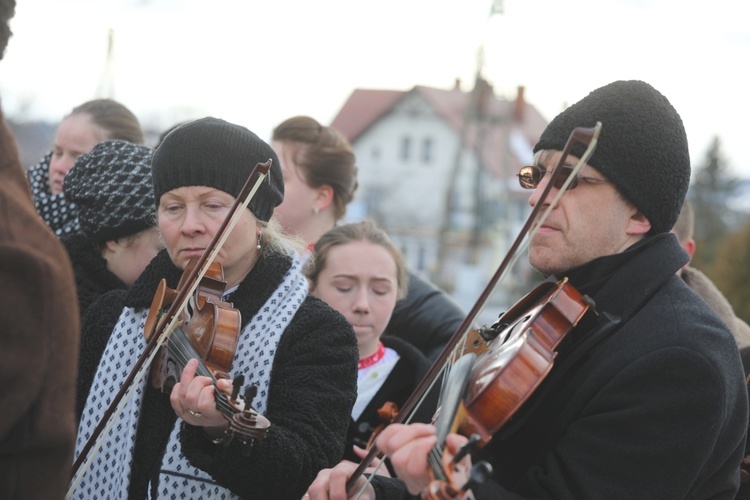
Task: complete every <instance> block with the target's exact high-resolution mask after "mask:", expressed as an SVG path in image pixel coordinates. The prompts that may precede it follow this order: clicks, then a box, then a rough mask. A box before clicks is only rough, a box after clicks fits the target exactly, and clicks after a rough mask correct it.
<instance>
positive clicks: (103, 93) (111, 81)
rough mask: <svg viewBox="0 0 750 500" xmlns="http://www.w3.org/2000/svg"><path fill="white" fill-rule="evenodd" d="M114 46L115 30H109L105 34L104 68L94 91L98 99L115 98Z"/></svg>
mask: <svg viewBox="0 0 750 500" xmlns="http://www.w3.org/2000/svg"><path fill="white" fill-rule="evenodd" d="M114 45H115V30H114V29H112V28H110V30H109V32H108V33H107V59H106V60H105V61H104V68H103V69H102V75H101V77H100V78H99V86H98V88H97V90H96V96H97V97H100V98H108V99H114V97H115V60H114Z"/></svg>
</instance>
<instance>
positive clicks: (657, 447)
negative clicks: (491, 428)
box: [391, 234, 748, 499]
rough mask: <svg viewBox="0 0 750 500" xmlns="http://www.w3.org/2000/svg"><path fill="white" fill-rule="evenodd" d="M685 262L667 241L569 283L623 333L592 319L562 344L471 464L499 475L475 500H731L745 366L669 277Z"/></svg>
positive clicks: (606, 261) (597, 265) (715, 324)
mask: <svg viewBox="0 0 750 500" xmlns="http://www.w3.org/2000/svg"><path fill="white" fill-rule="evenodd" d="M686 261H687V254H685V253H684V251H683V250H682V249H681V248H680V246H679V243H678V242H677V239H676V238H675V237H674V235H671V234H662V235H658V236H655V237H652V238H649V239H648V240H646V241H644V242H642V243H641V244H638V245H634V247H633V248H631V249H629V250H628V251H626V252H624V253H622V254H618V255H614V256H609V257H605V258H601V259H596V260H595V261H592V262H591V263H589V264H587V265H584V266H582V267H580V268H578V269H574V270H571V271H570V273H569V274H568V277H569V278H570V280H571V283H572V284H573V285H574V286H575V287H576V288H577V289H578V290H579V291H581V292H582V293H585V294H587V295H588V296H590V297H592V298H593V299H594V301H595V303H596V306H597V307H596V308H597V310H598V311H604V312H607V313H609V314H611V315H613V316H614V317H618V318H620V319H621V323H620V324H619V325H618V326H616V327H614V330H613V331H611V332H610V333H609V334H608V335H601V334H598V335H597V334H596V333H594V332H595V331H596V330H594V328H593V326H594V322H595V319H594V318H595V316H593V315H591V314H588V315H587V317H586V319H584V321H583V322H582V323H581V324H580V325H579V326H578V327H577V328H575V329H574V330H573V332H571V333H570V334H568V336H567V337H566V338H565V339H564V340H563V342H562V343H561V344H560V346H559V348H558V351H559V353H560V354H559V355H558V358H557V359H556V361H555V364H554V366H553V368H552V370H551V371H550V373H549V375H548V376H547V377H546V378H545V380H544V382H543V383H542V384H541V385H540V387H539V388H538V389H537V390H536V391H535V392H534V394H533V396H532V397H531V398H530V399H529V400H528V401H527V402H526V403H525V405H524V406H523V407H522V408H521V410H520V411H519V412H518V413H517V414H516V415H515V416H514V419H513V420H512V421H511V422H510V423H509V424H507V425H506V426H505V427H503V428H502V429H501V430H500V431H499V432H498V433H497V434H496V435H495V437H494V439H493V440H492V441H491V442H490V443H489V445H488V446H487V447H486V448H484V449H483V450H482V451H481V452H480V453H478V454H477V456H476V457H475V461H476V460H486V461H488V462H489V463H490V464H491V465H492V466H493V468H494V473H493V480H491V481H487V482H486V483H484V484H483V485H482V486H481V487H479V488H478V489H477V490H475V491H476V492H477V496H478V498H558V499H559V498H570V499H574V498H575V499H588V498H591V499H598V498H623V499H652V498H653V499H656V498H658V499H672V498H726V499H731V498H733V497H734V495H735V492H736V491H737V489H738V487H739V471H738V468H739V463H740V461H741V459H742V456H743V452H744V447H745V434H746V430H747V419H748V401H747V391H746V388H745V384H744V378H743V371H742V366H741V363H740V358H739V354H738V352H737V348H736V346H735V343H734V339H733V337H732V335H731V333H730V332H729V330H728V329H727V327H726V325H725V324H724V323H723V322H722V321H721V320H720V319H719V318H718V317H717V316H716V315H715V313H714V312H713V311H712V310H711V309H710V308H709V307H708V305H707V304H706V303H705V302H704V301H703V300H702V299H700V298H699V297H698V296H697V295H695V293H693V292H692V291H691V290H690V289H689V288H688V287H687V286H686V285H685V283H684V282H683V281H682V280H681V279H680V278H679V277H678V276H677V275H676V274H675V273H676V271H677V270H678V269H679V268H680V267H681V266H682V265H683V264H684V263H685V262H686ZM597 341H598V342H597ZM391 486H393V484H391Z"/></svg>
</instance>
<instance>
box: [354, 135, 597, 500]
mask: <svg viewBox="0 0 750 500" xmlns="http://www.w3.org/2000/svg"><path fill="white" fill-rule="evenodd" d="M600 132H601V123H597V124H596V126H595V127H592V128H582V127H579V128H575V129H574V130H573V131H572V132H571V134H570V136H569V138H568V140H567V142H566V144H565V147H564V149H563V151H562V154H561V155H560V158H559V160H558V163H557V165H556V166H555V168H554V169H553V170H552V173H551V179H550V180H549V182H548V183H547V186H546V187H545V190H544V192H543V193H542V194H541V199H543V200H544V199H547V196H548V194H549V192H550V190H551V189H552V186H554V185H555V184H556V180H557V178H558V177H559V176H560V175H561V174H562V169H561V168H559V167H560V166H561V165H563V163H564V162H565V160H566V158H567V156H568V155H569V154H570V151H571V149H572V147H573V145H574V144H575V143H580V144H583V145H584V146H585V147H586V151H585V152H584V153H583V155H581V157H580V160H579V161H578V163H577V164H576V166H575V167H574V168H573V169H572V171H571V172H570V174H569V176H568V178H567V179H566V180H565V182H564V183H563V184H562V187H561V188H560V189H558V192H557V194H556V196H555V197H554V198H553V199H552V200H551V201H550V203H549V204H547V208H546V211H545V212H544V213H543V214H541V215H540V211H541V209H542V207H543V205H544V204H542V203H537V204H536V205H535V206H534V208H533V209H532V211H531V213H530V214H529V216H528V218H527V220H526V223H525V224H524V226H523V228H522V229H521V231H520V233H519V235H518V236H517V238H516V239H515V240H514V242H513V244H512V245H511V247H510V250H509V251H508V253H507V254H506V256H505V258H504V259H503V261H502V263H501V264H500V266H499V267H498V269H497V270H496V271H495V274H494V275H493V276H492V278H491V279H490V281H489V283H488V284H487V286H486V287H485V289H484V291H483V292H482V294H481V295H480V297H479V299H478V300H477V302H476V303H475V304H474V306H473V307H472V309H471V310H470V311H469V314H468V315H467V317H466V318H465V319H464V321H463V322H462V324H461V325H460V326H459V328H458V330H457V331H456V332H455V333H454V334H453V336H452V337H451V339H450V340H449V341H448V343H447V345H446V346H445V348H444V349H443V351H442V352H441V354H440V355H439V356H438V358H437V360H436V361H435V362H434V364H433V365H432V367H431V368H430V370H429V371H428V372H427V374H426V375H425V376H424V378H423V380H422V381H421V382H420V384H419V385H418V387H417V388H416V389H415V391H414V393H413V394H412V396H411V397H410V398H409V399H408V400H407V401H406V403H404V405H403V407H402V408H401V411H400V412H399V414H398V415H397V416H396V418H394V419H393V422H394V423H403V422H404V421H405V419H406V418H407V416H408V415H409V414H410V413H411V412H412V411H413V409H414V408H415V407H416V405H417V404H418V402H419V401H420V400H421V399H422V398H423V396H424V394H426V392H427V391H428V390H429V389H430V388H431V387H432V385H433V384H434V383H435V381H436V379H437V377H438V375H439V374H440V373H442V372H443V371H448V370H449V373H450V376H449V377H447V378H446V379H445V383H444V385H443V389H442V393H441V394H442V396H441V402H440V407H439V409H438V415H437V420H436V431H437V438H438V444H437V445H436V446H435V448H434V449H433V450H432V452H431V453H430V455H429V456H428V460H427V461H428V465H429V467H430V472H431V474H432V477H433V480H432V481H431V483H430V484H429V486H428V487H427V489H426V490H425V491H424V492H423V493H422V496H423V498H428V499H452V498H464V497H467V496H470V495H471V493H470V492H471V489H472V488H473V487H474V486H475V485H477V484H478V483H481V482H482V481H484V480H486V478H488V477H489V475H490V474H491V472H492V469H491V467H490V466H489V464H487V463H485V462H479V463H477V464H475V465H474V466H473V467H472V469H471V470H465V469H464V468H463V467H462V466H461V465H460V462H461V460H462V459H463V458H464V457H465V456H466V455H469V454H471V453H474V452H476V451H477V450H479V449H481V448H482V447H483V446H485V445H486V444H487V443H488V442H489V441H490V440H491V439H492V436H493V435H494V434H495V433H497V431H498V430H499V429H500V428H501V427H502V426H503V425H505V424H507V422H508V421H509V420H510V419H511V418H512V417H513V415H514V414H515V412H516V411H517V410H518V409H519V408H520V407H521V406H522V405H523V403H524V402H525V401H527V400H528V398H529V397H530V396H531V395H532V394H533V392H534V391H535V390H536V389H537V388H538V387H539V385H540V384H541V382H542V381H543V380H544V378H545V377H546V376H547V374H548V373H549V372H550V370H551V369H552V365H553V362H554V359H555V357H556V351H555V349H556V348H557V347H558V346H559V344H560V342H561V341H562V339H563V338H564V337H565V335H566V334H567V333H569V332H570V331H572V329H573V328H574V327H575V326H576V325H577V324H578V322H579V321H580V320H581V318H582V317H583V316H584V314H585V313H586V312H587V311H588V310H589V309H590V308H591V307H592V306H593V305H594V304H593V303H592V302H591V300H590V299H588V298H587V297H582V296H581V294H580V293H579V292H578V291H577V290H575V288H574V287H572V285H570V284H569V283H568V282H567V280H561V281H560V282H558V283H544V284H542V285H540V286H539V287H537V288H536V289H535V290H533V291H532V292H530V293H529V294H527V295H526V296H525V297H524V298H523V299H521V300H520V301H519V302H518V303H516V304H515V305H514V306H512V307H511V308H510V309H509V310H508V311H507V312H506V313H504V314H502V315H501V316H500V318H499V319H498V321H497V322H496V323H494V324H493V325H492V327H490V328H480V329H473V328H471V327H472V323H473V322H474V320H475V318H476V317H477V316H478V315H479V312H480V311H481V309H482V308H483V307H484V305H485V304H486V302H487V301H488V299H489V297H490V296H491V295H492V292H493V291H494V289H495V287H496V286H497V284H498V283H500V281H501V280H502V278H503V277H504V276H505V274H506V272H507V271H508V269H509V268H510V267H511V266H512V264H514V263H515V262H516V260H517V259H518V258H519V257H520V255H521V251H520V249H521V246H522V245H521V244H522V242H523V240H524V238H526V236H527V235H528V238H526V245H528V244H529V242H530V241H531V239H532V238H533V236H534V234H535V232H536V230H537V229H538V228H539V227H541V225H542V222H543V220H544V219H545V218H546V217H547V216H548V215H549V213H550V212H551V211H552V208H553V207H554V206H555V204H557V202H558V201H559V199H560V197H561V196H562V195H563V193H564V192H565V190H566V189H567V187H568V185H569V184H570V182H572V180H573V179H574V178H575V176H576V175H577V173H578V171H579V170H580V169H581V168H582V167H583V165H584V164H585V163H586V161H587V160H588V158H589V157H590V156H591V154H593V151H594V149H595V147H596V142H597V140H598V137H599V134H600ZM537 219H539V220H537ZM535 223H536V225H535V226H534V229H533V230H532V225H534V224H535ZM467 337H469V340H468V341H467ZM478 339H482V340H483V341H484V342H481V341H479V340H478ZM482 343H483V344H484V345H481V344H482ZM451 432H457V433H459V434H463V435H464V436H466V437H469V442H468V443H467V444H466V445H465V446H464V447H462V448H461V450H459V452H458V453H457V454H456V455H455V456H454V457H452V458H449V457H448V455H447V454H446V453H445V449H444V446H443V443H444V441H445V438H446V437H447V435H448V434H449V433H451ZM375 444H376V445H377V442H376V443H375ZM377 453H378V450H377V446H373V447H372V448H370V450H368V454H367V456H366V457H365V458H364V459H363V460H362V462H361V463H360V464H359V466H358V467H357V469H356V470H355V471H354V473H353V474H352V476H350V477H349V479H348V480H347V483H346V490H347V492H348V493H350V494H351V493H353V488H354V485H355V483H356V482H357V479H358V478H359V476H361V475H362V474H363V473H364V471H365V469H366V467H367V466H368V464H369V463H370V462H371V460H372V459H373V458H374V456H375V455H376V454H377Z"/></svg>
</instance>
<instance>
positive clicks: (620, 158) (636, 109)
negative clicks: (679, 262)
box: [534, 80, 690, 234]
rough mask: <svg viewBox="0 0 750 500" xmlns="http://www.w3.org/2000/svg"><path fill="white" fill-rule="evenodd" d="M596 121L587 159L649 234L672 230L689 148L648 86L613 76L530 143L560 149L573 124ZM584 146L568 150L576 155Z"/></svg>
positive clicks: (665, 104) (676, 121)
mask: <svg viewBox="0 0 750 500" xmlns="http://www.w3.org/2000/svg"><path fill="white" fill-rule="evenodd" d="M597 121H600V122H602V130H601V134H600V136H599V141H598V143H597V146H596V150H595V151H594V154H593V155H592V156H591V158H590V159H589V161H588V164H589V165H591V166H592V167H594V168H596V169H597V170H599V171H600V172H601V173H602V174H604V175H605V176H607V178H609V180H611V181H612V183H613V184H614V185H615V186H616V187H617V189H618V190H619V191H620V193H622V195H623V196H624V197H625V198H627V199H628V200H630V202H631V203H633V205H635V207H636V208H638V210H640V211H641V212H642V213H643V214H644V215H645V216H646V217H647V218H648V220H649V222H650V223H651V231H650V233H651V234H656V233H664V232H668V231H670V230H671V229H672V226H673V225H674V223H675V222H676V221H677V216H678V215H679V213H680V209H681V207H682V202H683V200H684V198H685V194H686V193H687V190H688V185H689V183H690V153H689V151H688V143H687V136H686V134H685V127H684V126H683V124H682V119H680V115H678V114H677V111H676V110H675V109H674V107H672V105H671V104H670V103H669V101H668V100H667V98H666V97H664V96H663V95H662V94H661V93H659V91H657V90H656V89H654V88H653V87H652V86H651V85H649V84H647V83H645V82H641V81H637V80H630V81H617V82H614V83H610V84H609V85H605V86H604V87H601V88H599V89H596V90H594V91H593V92H591V93H590V94H589V95H588V96H586V97H584V98H583V99H581V100H580V101H578V102H577V103H575V104H573V105H572V106H571V107H569V108H568V109H566V110H565V111H563V112H562V113H560V114H559V115H557V116H556V117H555V119H553V120H552V122H550V124H549V125H548V126H547V128H546V129H545V131H544V133H542V137H541V138H540V139H539V142H538V143H537V144H536V146H535V147H534V152H535V153H536V152H537V151H539V150H543V149H549V150H562V149H563V148H564V147H565V142H566V141H567V140H568V136H569V135H570V133H571V132H572V131H573V129H574V128H575V127H593V126H595V125H596V122H597ZM585 149H586V148H585V146H583V145H581V144H577V145H575V146H574V147H573V149H572V150H571V153H572V154H574V155H575V156H578V157H580V156H581V155H582V154H583V152H584V151H585Z"/></svg>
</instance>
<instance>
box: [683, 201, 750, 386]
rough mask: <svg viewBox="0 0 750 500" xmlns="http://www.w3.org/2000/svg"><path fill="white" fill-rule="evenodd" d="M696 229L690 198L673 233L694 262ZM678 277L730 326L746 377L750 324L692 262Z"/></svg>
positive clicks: (749, 370)
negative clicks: (694, 233)
mask: <svg viewBox="0 0 750 500" xmlns="http://www.w3.org/2000/svg"><path fill="white" fill-rule="evenodd" d="M694 229H695V214H694V213H693V206H692V204H691V203H690V201H689V200H688V199H685V202H684V203H683V205H682V210H680V215H679V217H678V218H677V222H676V223H675V225H674V226H673V227H672V232H673V233H674V234H675V235H676V236H677V239H678V240H679V241H680V245H682V248H684V249H685V251H686V252H687V253H688V255H689V256H690V259H691V260H692V258H693V255H695V249H696V243H695V239H694V238H693V231H694ZM678 274H679V275H680V276H681V277H682V279H683V281H685V283H687V285H688V286H689V287H690V288H691V289H692V290H693V291H694V292H695V293H697V294H698V295H699V296H700V297H701V298H702V299H703V300H705V301H706V302H707V303H708V305H709V306H711V309H713V310H714V312H715V313H716V314H717V315H718V316H719V317H720V318H721V319H722V320H724V323H726V324H727V326H728V327H729V329H730V330H731V332H732V335H734V341H735V342H736V343H737V348H738V349H739V350H740V353H742V362H743V365H744V369H745V376H747V375H749V374H750V359H746V358H750V355H749V354H748V353H750V325H748V324H747V323H745V322H744V321H743V320H742V319H740V318H738V317H737V315H736V314H735V313H734V309H733V308H732V305H731V304H730V303H729V301H728V300H727V299H726V297H724V294H722V293H721V290H719V289H718V288H717V287H716V285H715V284H714V282H713V281H711V279H710V278H709V277H708V276H706V275H705V274H704V273H703V272H702V271H700V270H698V269H696V268H694V267H693V266H691V265H690V262H688V263H687V264H685V265H684V266H683V267H682V268H681V269H680V270H679V271H678Z"/></svg>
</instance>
